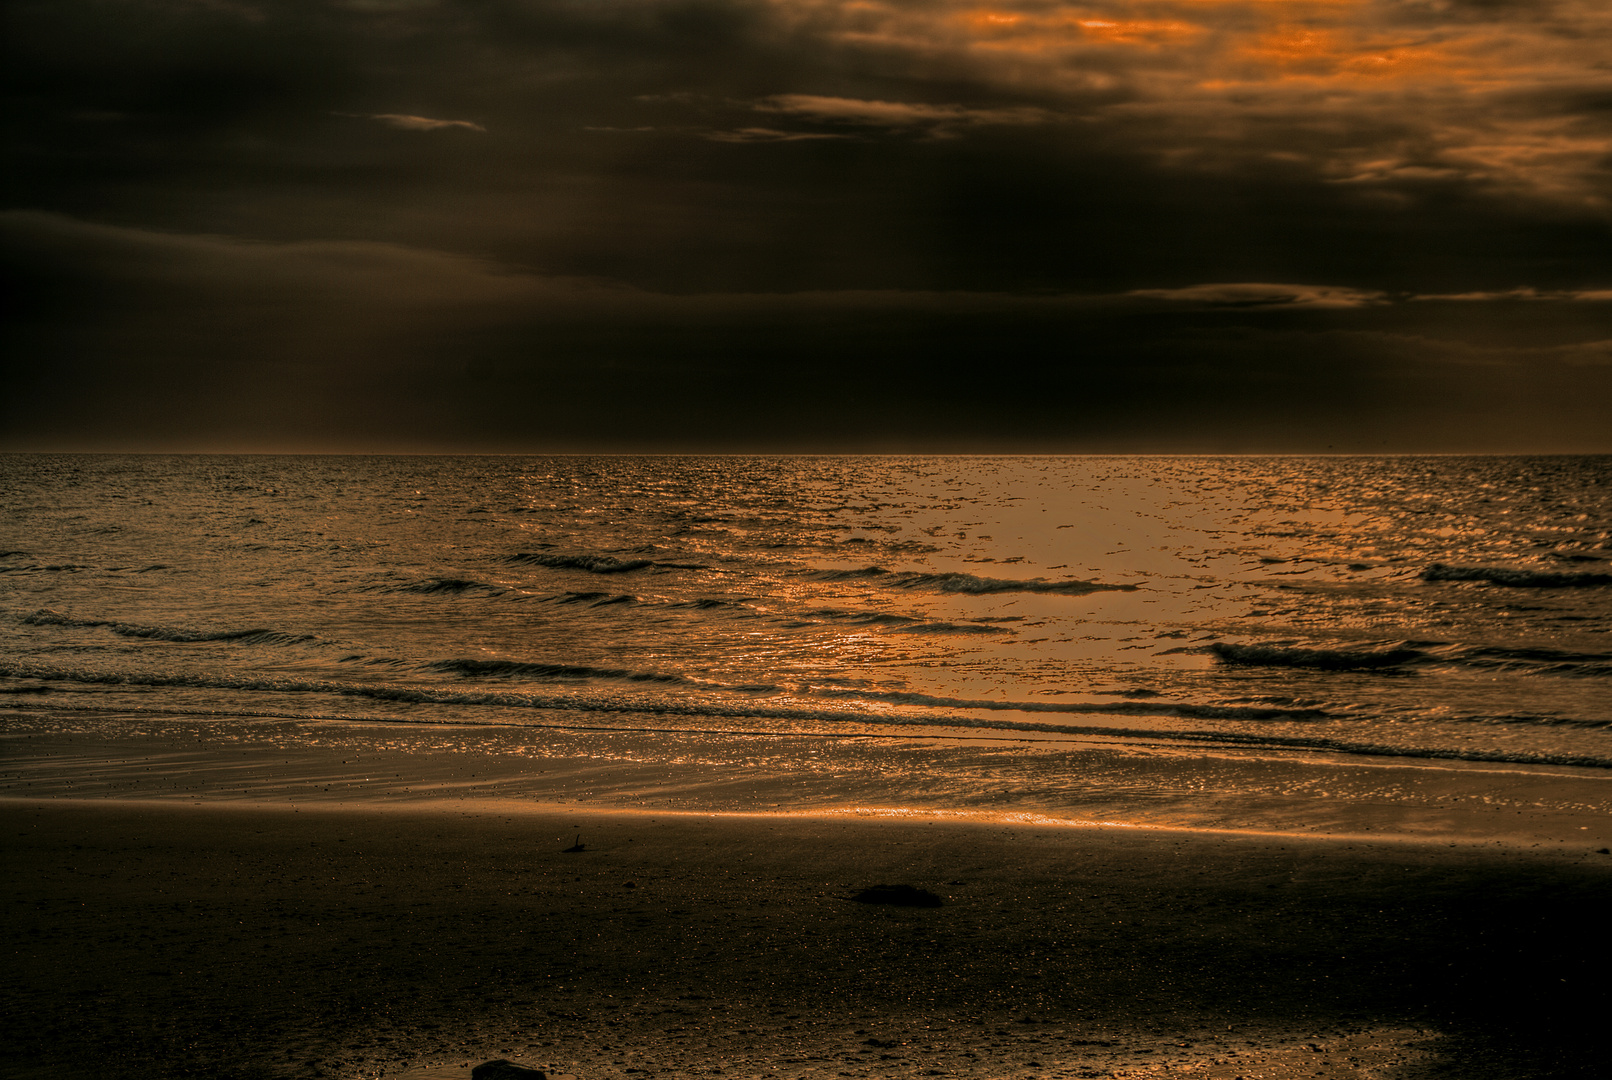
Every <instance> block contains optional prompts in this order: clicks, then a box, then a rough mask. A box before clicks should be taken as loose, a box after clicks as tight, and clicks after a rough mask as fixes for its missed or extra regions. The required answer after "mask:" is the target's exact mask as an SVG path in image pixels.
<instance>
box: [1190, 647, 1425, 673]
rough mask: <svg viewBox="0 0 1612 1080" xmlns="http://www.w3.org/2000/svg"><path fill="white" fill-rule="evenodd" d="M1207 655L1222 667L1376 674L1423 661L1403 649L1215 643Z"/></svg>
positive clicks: (1419, 654) (1422, 655) (1421, 655)
mask: <svg viewBox="0 0 1612 1080" xmlns="http://www.w3.org/2000/svg"><path fill="white" fill-rule="evenodd" d="M1209 652H1211V653H1213V654H1214V655H1215V657H1216V658H1217V659H1219V660H1220V661H1221V662H1222V663H1225V664H1249V665H1259V666H1265V667H1294V668H1317V669H1320V670H1322V671H1378V670H1382V669H1384V668H1395V667H1400V666H1402V665H1404V664H1409V663H1413V662H1415V661H1417V660H1424V659H1426V658H1427V653H1425V652H1423V651H1421V650H1420V649H1412V648H1407V647H1404V646H1399V647H1387V648H1365V649H1312V648H1303V647H1300V646H1295V645H1286V644H1271V645H1234V644H1232V643H1230V642H1225V641H1217V642H1215V643H1214V644H1213V645H1210V646H1209Z"/></svg>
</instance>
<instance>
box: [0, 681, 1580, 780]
mask: <svg viewBox="0 0 1612 1080" xmlns="http://www.w3.org/2000/svg"><path fill="white" fill-rule="evenodd" d="M0 677H9V678H16V679H36V680H40V681H46V682H80V683H89V684H101V685H126V686H171V687H185V688H194V689H209V690H240V691H246V692H254V691H255V692H260V693H261V692H272V693H317V694H329V695H332V696H347V697H365V698H370V699H373V700H377V701H397V702H405V703H416V704H438V705H473V706H495V707H502V708H518V709H533V710H539V711H568V712H596V713H615V714H620V713H637V714H645V715H651V716H687V717H694V718H701V717H710V718H713V719H714V718H726V719H742V718H746V717H750V718H754V719H758V720H795V721H806V722H816V723H858V724H887V725H891V726H896V727H905V728H914V727H940V728H974V729H982V730H993V731H1008V732H1011V731H1036V732H1046V733H1050V734H1058V735H1101V736H1108V737H1115V738H1125V739H1153V740H1167V741H1176V742H1188V743H1199V744H1201V743H1205V742H1212V743H1223V744H1231V745H1235V746H1238V747H1242V748H1247V749H1261V748H1263V749H1272V750H1308V751H1320V752H1332V753H1343V754H1355V755H1365V756H1372V757H1407V758H1421V759H1438V760H1453V761H1472V762H1498V763H1507V764H1516V765H1572V766H1582V767H1586V768H1597V769H1612V758H1600V757H1594V756H1591V755H1587V754H1518V753H1504V752H1501V751H1491V750H1465V749H1454V748H1441V747H1408V746H1387V745H1382V744H1377V743H1357V742H1351V741H1348V740H1343V739H1332V738H1324V737H1305V736H1292V735H1260V734H1245V733H1241V732H1227V731H1167V730H1164V731H1161V730H1158V729H1154V728H1126V727H1114V726H1108V725H1090V724H1048V723H1036V722H1032V721H1013V720H994V719H986V718H983V717H959V716H950V715H944V714H933V713H931V714H922V713H917V714H904V715H901V716H892V715H890V714H887V713H880V712H873V711H868V712H862V711H856V710H852V709H836V710H828V709H798V708H787V707H780V706H755V705H731V706H730V705H723V704H721V703H719V702H709V701H707V702H703V703H700V704H683V703H680V702H673V701H667V700H664V699H651V698H642V697H632V698H623V697H612V698H606V697H597V696H590V697H587V698H576V697H557V696H545V695H538V694H510V693H464V692H456V691H444V690H435V689H429V688H409V687H397V686H385V685H381V686H357V685H354V684H350V683H338V682H329V681H325V680H314V681H298V680H292V679H261V678H259V679H247V678H239V677H230V676H213V677H203V676H193V675H162V674H158V673H151V672H94V671H79V670H73V669H67V668H57V667H53V666H50V665H44V664H35V663H15V662H5V661H0ZM997 704H998V706H1000V703H997ZM1129 704H1135V703H1129ZM8 707H19V706H8ZM32 707H33V708H49V706H45V705H34V706H32ZM1099 708H1101V707H1097V706H1094V707H1092V709H1093V711H1097V709H1099ZM163 711H169V710H163ZM219 714H220V713H218V712H216V711H215V713H214V715H219ZM222 715H229V712H228V711H225V712H223V713H222ZM353 721H354V722H375V723H393V724H396V723H428V724H444V725H450V726H451V725H454V724H467V723H468V724H478V726H510V727H540V726H541V727H565V728H580V727H581V725H575V724H558V725H557V724H531V723H527V724H520V723H508V724H499V723H498V722H491V723H488V722H476V721H463V720H414V719H408V718H398V717H385V718H378V717H363V718H353ZM590 730H592V729H590ZM599 730H636V729H621V728H610V729H599ZM657 730H658V729H657ZM670 730H674V731H687V730H688V729H681V728H679V729H670ZM691 733H692V734H700V733H701V732H700V731H699V730H696V731H694V732H691ZM768 734H780V733H774V732H769V733H768ZM833 737H839V736H833ZM892 737H903V736H892ZM904 737H908V738H922V737H924V736H923V735H921V734H919V733H916V732H914V733H909V734H908V735H906V736H904Z"/></svg>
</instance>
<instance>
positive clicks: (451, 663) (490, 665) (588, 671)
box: [426, 659, 688, 683]
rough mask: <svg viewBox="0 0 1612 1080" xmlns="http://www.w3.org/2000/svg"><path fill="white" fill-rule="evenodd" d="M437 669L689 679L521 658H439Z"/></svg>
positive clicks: (477, 674)
mask: <svg viewBox="0 0 1612 1080" xmlns="http://www.w3.org/2000/svg"><path fill="white" fill-rule="evenodd" d="M426 666H427V667H428V668H430V669H431V670H433V671H446V672H450V673H452V674H455V675H467V676H471V677H474V678H498V677H501V676H519V677H521V678H526V679H558V680H568V679H569V680H587V679H625V680H627V681H629V682H658V683H686V682H688V680H687V679H685V678H683V676H681V675H661V674H657V673H655V672H647V671H628V670H627V669H625V668H602V667H592V666H589V665H587V664H538V663H531V662H528V661H521V660H467V659H459V660H437V661H433V662H432V663H430V664H427V665H426Z"/></svg>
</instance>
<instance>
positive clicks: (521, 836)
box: [0, 796, 1612, 1080]
mask: <svg viewBox="0 0 1612 1080" xmlns="http://www.w3.org/2000/svg"><path fill="white" fill-rule="evenodd" d="M0 816H3V835H4V836H5V837H6V845H5V847H6V852H7V854H6V862H7V866H8V872H7V874H6V875H5V882H6V884H5V890H4V891H5V897H4V902H5V904H6V911H7V918H6V919H5V920H4V927H5V928H4V934H5V937H6V939H7V940H6V944H5V950H6V955H7V956H8V957H11V958H12V959H11V960H10V961H9V962H8V965H7V966H8V968H9V970H10V974H9V977H8V978H7V979H6V980H4V983H3V990H0V993H3V994H4V998H5V1004H4V1008H3V1015H4V1016H5V1032H4V1043H5V1045H6V1046H7V1047H8V1052H7V1054H6V1064H5V1065H3V1066H0V1075H3V1076H5V1077H18V1078H21V1077H45V1076H60V1075H64V1074H78V1073H81V1072H82V1073H84V1074H89V1073H91V1072H93V1073H94V1074H95V1075H102V1076H118V1077H131V1078H143V1077H180V1076H185V1077H209V1078H224V1077H232V1078H252V1080H259V1078H261V1080H269V1078H275V1080H279V1078H287V1080H289V1078H293V1077H295V1078H302V1077H307V1078H340V1080H357V1078H360V1077H383V1076H384V1077H396V1076H407V1077H413V1078H417V1080H425V1078H427V1077H430V1078H437V1077H444V1078H445V1077H455V1076H457V1077H468V1075H469V1070H470V1066H472V1065H474V1064H475V1063H478V1062H480V1061H484V1060H487V1059H490V1058H500V1057H503V1058H509V1059H512V1060H516V1061H520V1062H524V1063H527V1064H531V1065H537V1066H545V1067H549V1068H551V1069H554V1070H556V1071H558V1072H560V1073H563V1074H570V1075H574V1076H576V1077H579V1078H581V1080H594V1078H602V1077H610V1078H613V1080H614V1078H624V1077H628V1076H646V1075H691V1074H692V1075H713V1076H723V1077H761V1076H767V1077H772V1076H790V1077H801V1078H812V1080H815V1078H818V1077H833V1076H872V1077H885V1076H888V1077H906V1076H959V1077H982V1078H983V1077H1031V1076H1045V1077H1105V1076H1171V1075H1182V1076H1194V1077H1214V1078H1224V1080H1231V1078H1234V1077H1243V1078H1245V1080H1255V1078H1271V1077H1299V1076H1304V1077H1324V1078H1342V1077H1349V1078H1354V1077H1384V1078H1386V1077H1469V1078H1471V1077H1497V1078H1498V1077H1517V1078H1522V1077H1589V1076H1601V1075H1605V1073H1604V1070H1603V1067H1602V1062H1603V1061H1604V1058H1603V1056H1602V1054H1601V1052H1600V1051H1601V1047H1600V1044H1601V1043H1602V1042H1603V1039H1602V1037H1601V1035H1600V1034H1599V1033H1597V1032H1596V1031H1595V1030H1593V1029H1592V1028H1588V1027H1585V1026H1584V1025H1582V1024H1579V1023H1576V1022H1574V1021H1572V1020H1570V1019H1569V1017H1571V1016H1575V1015H1604V1011H1603V1010H1604V1007H1605V1005H1606V1003H1607V1002H1606V997H1607V994H1606V990H1605V984H1604V973H1605V971H1606V963H1607V960H1608V959H1609V957H1608V952H1609V949H1608V945H1607V938H1606V935H1605V933H1604V913H1605V902H1606V897H1607V895H1608V888H1607V886H1608V883H1609V879H1612V858H1609V857H1608V856H1606V855H1603V854H1599V853H1597V852H1595V851H1594V850H1592V849H1589V848H1587V847H1582V846H1575V847H1572V848H1570V849H1568V848H1563V847H1560V846H1555V845H1553V846H1550V847H1548V848H1542V849H1535V850H1529V849H1522V848H1516V847H1504V848H1496V847H1493V846H1491V847H1488V848H1484V847H1482V846H1479V845H1475V844H1468V843H1456V842H1439V843H1432V842H1428V841H1425V840H1422V841H1414V840H1399V841H1384V842H1363V841H1360V840H1357V839H1349V840H1343V839H1335V838H1317V837H1299V836H1294V837H1278V836H1259V835H1239V834H1231V833H1216V832H1208V831H1196V832H1194V831H1182V830H1138V829H1119V828H1099V827H1088V828H1075V827H1050V826H1037V825H1033V824H1025V823H1006V822H997V823H990V822H958V821H946V820H939V819H935V818H932V817H930V818H923V817H920V818H916V819H905V820H904V819H900V818H892V817H859V816H854V815H843V814H842V815H823V814H818V815H795V814H785V815H779V814H709V813H704V814H701V813H668V812H664V811H658V810H648V811H639V812H624V811H620V810H617V811H606V810H601V809H599V808H596V807H585V806H563V805H553V804H547V805H545V804H533V803H517V802H515V801H493V800H481V801H460V802H449V801H443V800H437V801H427V802H420V803H383V802H372V803H361V802H356V801H354V802H347V803H345V804H337V803H334V802H330V801H326V802H304V803H302V804H300V805H298V804H295V803H282V804H278V805H266V804H264V803H256V802H252V801H249V800H241V801H235V802H225V801H221V800H216V799H212V800H176V799H168V800H159V799H145V800H139V799H128V798H123V799H106V798H102V799H63V798H26V797H15V796H12V797H8V798H6V799H4V800H0ZM579 837H580V840H581V842H582V844H583V845H584V847H585V850H584V851H581V852H567V851H566V850H565V849H566V848H569V847H572V846H573V845H574V844H575V843H576V841H577V840H578V838H579ZM878 884H910V885H912V886H915V887H918V888H922V889H926V890H930V891H932V892H934V893H935V894H936V895H938V896H940V897H941V898H942V900H943V904H942V905H941V906H939V907H930V908H920V907H900V906H888V905H872V904H866V903H858V902H855V901H854V900H853V899H852V898H853V897H854V896H855V894H856V893H857V892H858V891H859V890H861V889H864V888H867V887H870V886H874V885H878Z"/></svg>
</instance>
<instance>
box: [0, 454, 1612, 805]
mask: <svg viewBox="0 0 1612 1080" xmlns="http://www.w3.org/2000/svg"><path fill="white" fill-rule="evenodd" d="M1609 676H1612V457H1608V456H1556V457H1460V456H1427V457H1331V456H1318V457H1157V456H1135V457H1109V456H1024V457H1002V456H961V457H959V456H748V457H747V456H446V457H431V456H351V457H345V456H267V455H251V456H158V455H49V454H9V455H3V456H0V719H4V718H5V717H11V718H12V719H13V720H15V721H18V722H21V721H29V722H35V721H37V720H38V719H39V718H40V717H42V716H45V715H49V716H50V717H53V718H56V720H57V721H58V722H64V721H71V720H73V718H75V717H76V718H79V719H83V720H85V721H88V720H89V719H93V718H95V717H103V718H105V717H120V718H124V719H125V720H128V719H129V718H134V719H135V720H137V721H139V722H140V723H142V724H145V725H146V726H147V727H149V726H150V724H151V723H155V722H157V721H160V720H161V719H163V718H185V717H189V718H197V717H205V718H208V721H209V723H210V724H211V725H212V727H211V728H210V729H209V730H212V731H215V732H216V731H228V730H230V729H231V728H232V727H237V728H239V729H240V730H241V731H242V732H246V731H249V730H250V729H251V727H252V725H254V724H259V725H260V724H263V723H265V722H267V721H270V720H273V721H276V722H279V723H280V724H281V725H282V727H281V728H280V729H277V730H282V731H283V730H285V729H284V726H283V725H284V724H285V723H287V722H289V723H292V724H301V725H304V726H303V727H301V728H297V729H295V730H303V731H306V732H308V733H309V734H308V736H307V737H308V738H310V739H311V738H315V737H316V735H317V733H319V732H326V733H328V732H329V731H330V730H332V727H333V726H334V727H337V728H340V729H341V730H345V731H350V732H358V733H362V732H364V731H374V732H377V733H380V732H384V733H385V744H386V745H387V746H388V747H391V748H392V749H393V750H395V751H401V752H407V750H408V748H409V747H410V746H411V745H415V744H417V745H419V746H420V747H422V748H426V747H440V746H442V745H444V744H443V738H444V733H451V732H458V733H464V732H471V733H475V732H483V733H498V737H499V738H502V739H504V740H505V742H509V740H510V739H511V738H513V739H514V740H515V742H514V743H510V745H520V746H525V747H536V748H537V749H532V750H530V752H529V756H530V758H531V765H532V767H533V768H534V769H535V768H537V767H538V765H539V763H541V762H544V761H549V762H550V763H552V759H554V758H555V757H556V756H557V755H561V754H563V753H564V752H565V751H564V750H563V749H562V750H556V749H555V747H556V746H562V747H563V746H566V745H569V746H572V747H573V748H574V750H575V752H576V753H578V754H582V753H585V754H586V755H588V756H589V757H590V759H592V760H594V761H595V762H599V763H602V764H605V765H607V764H608V763H609V762H610V761H611V760H615V759H619V760H620V761H621V762H622V763H624V764H626V763H630V764H632V765H633V766H634V767H635V768H636V769H637V770H638V772H637V773H635V774H632V775H639V776H642V775H647V774H646V773H645V770H646V769H648V770H651V771H654V770H659V771H658V772H656V773H655V775H657V776H658V777H659V778H660V779H659V780H658V781H657V785H658V790H660V791H662V792H663V793H664V792H665V791H668V790H671V789H673V788H676V787H677V785H678V782H679V780H678V775H679V770H680V769H681V770H684V771H685V772H687V771H689V770H696V771H698V770H703V774H704V775H710V774H712V770H715V771H716V772H718V773H721V775H722V776H723V777H726V778H727V780H728V781H729V783H728V790H729V791H730V793H731V792H732V791H735V790H737V789H736V788H734V787H733V786H732V782H737V781H740V780H742V779H743V778H744V777H745V776H746V775H747V772H750V773H754V774H755V775H758V776H759V775H762V774H767V775H773V776H775V777H779V778H782V779H783V780H788V779H790V778H793V779H794V780H796V781H798V783H797V786H796V788H794V789H792V790H795V792H796V795H797V797H798V799H799V801H800V803H801V805H806V804H810V805H813V806H819V807H822V806H837V805H844V806H847V807H849V806H858V805H864V804H866V805H873V804H877V805H886V806H892V807H898V806H922V807H927V808H929V809H931V810H944V809H948V808H949V809H954V810H956V811H958V812H964V811H970V810H979V809H980V808H989V807H994V808H996V809H997V810H1003V811H1005V810H1009V809H1012V810H1016V811H1021V812H1036V813H1044V814H1051V815H1054V816H1056V815H1059V814H1062V815H1065V816H1071V815H1072V816H1075V817H1079V816H1081V814H1087V815H1088V816H1089V815H1090V814H1096V815H1098V816H1099V817H1105V816H1106V819H1112V820H1126V821H1138V822H1140V821H1155V822H1156V821H1168V822H1175V823H1181V822H1187V823H1190V822H1192V821H1194V820H1199V821H1206V820H1209V817H1213V819H1214V820H1215V821H1216V822H1219V823H1224V821H1225V819H1226V810H1225V807H1226V805H1227V798H1229V797H1232V796H1251V795H1257V794H1262V795H1264V796H1267V797H1270V798H1280V799H1283V800H1286V803H1285V804H1284V805H1288V806H1293V807H1297V806H1304V805H1309V806H1316V805H1323V804H1327V805H1332V806H1334V807H1336V805H1337V804H1338V801H1339V800H1342V801H1343V802H1349V801H1350V800H1353V801H1355V802H1364V801H1373V800H1375V802H1376V803H1379V804H1381V803H1388V804H1394V803H1395V801H1396V800H1398V802H1399V803H1400V804H1403V805H1405V806H1410V805H1411V804H1413V803H1414V804H1417V805H1424V804H1425V805H1426V806H1430V805H1431V804H1432V803H1433V802H1436V801H1438V800H1441V799H1448V798H1451V797H1453V795H1452V793H1461V794H1463V797H1466V798H1469V799H1476V800H1481V801H1482V802H1484V803H1487V804H1490V805H1493V806H1496V807H1500V806H1503V805H1509V804H1508V803H1507V800H1508V799H1510V800H1512V801H1514V802H1518V805H1522V804H1523V803H1524V802H1527V801H1528V800H1529V799H1532V800H1533V802H1532V803H1530V804H1529V805H1531V806H1534V807H1535V808H1537V805H1538V797H1537V793H1536V794H1534V795H1526V794H1517V793H1518V792H1519V791H1530V790H1534V789H1531V788H1528V786H1527V784H1526V781H1527V780H1528V779H1529V778H1530V777H1532V778H1536V779H1537V778H1539V777H1554V778H1557V779H1563V778H1565V779H1566V780H1567V781H1570V782H1571V783H1570V784H1569V787H1568V788H1563V789H1562V790H1564V791H1567V790H1570V791H1571V792H1572V793H1573V794H1572V795H1571V797H1568V796H1562V798H1563V799H1565V801H1564V802H1563V804H1562V808H1563V809H1566V810H1572V811H1574V812H1586V811H1588V812H1599V811H1601V810H1606V809H1612V798H1609V797H1608V795H1607V794H1605V793H1606V792H1607V791H1608V785H1607V784H1606V783H1604V782H1602V781H1605V780H1607V779H1609V778H1612V678H1609ZM541 732H549V733H556V732H558V733H563V732H572V733H584V732H585V733H588V738H587V741H586V742H585V743H583V742H572V743H556V742H555V741H554V739H553V738H549V739H548V741H543V740H535V741H534V739H528V738H527V736H528V735H532V734H533V733H541ZM376 738H377V739H379V738H380V736H379V734H377V735H376ZM534 738H535V736H534ZM780 748H782V749H780ZM517 756H518V755H517ZM512 767H513V768H516V769H518V768H520V767H521V766H520V762H519V761H516V762H515V763H514V765H513V766H512ZM622 775H623V776H627V775H628V774H626V773H624V774H622ZM1344 776H1347V777H1349V778H1352V779H1349V780H1348V781H1347V782H1343V781H1340V780H1339V777H1344ZM1429 776H1432V777H1434V778H1435V780H1436V782H1432V781H1428V780H1427V777H1429ZM1429 783H1433V786H1432V787H1429V786H1428V784H1429ZM1519 785H1521V786H1519ZM631 787H632V782H631V781H630V780H619V781H618V783H617V785H616V787H615V788H613V789H612V790H613V791H614V792H615V794H616V795H617V796H618V797H621V798H624V799H626V798H630V797H631V796H632V795H633V794H634V792H633V791H632V790H631ZM691 787H692V785H691ZM1435 788H1436V791H1435V790H1434V789H1435ZM769 790H771V791H772V792H773V793H774V794H773V796H764V795H757V796H755V797H756V798H768V797H771V798H773V799H774V801H772V802H768V803H767V805H768V806H776V805H777V802H776V792H777V791H779V790H785V791H788V790H791V789H789V787H788V784H784V785H783V787H779V786H778V785H774V786H773V787H772V788H771V789H769ZM1598 792H1599V793H1602V794H1596V793H1598ZM1507 793H1510V794H1507ZM788 797H789V796H788V795H786V796H785V798H786V799H787V798H788ZM733 798H738V799H739V800H740V803H742V798H741V797H740V796H733ZM1519 800H1521V801H1520V802H1519ZM730 803H731V800H730ZM731 804H732V805H739V803H731ZM725 805H727V804H725ZM1210 805H1214V806H1216V807H1218V809H1217V810H1216V811H1215V813H1214V814H1213V815H1209V817H1205V816H1204V814H1203V813H1200V814H1199V817H1198V818H1196V819H1195V818H1194V816H1193V815H1194V814H1195V813H1198V811H1196V810H1195V809H1194V807H1199V808H1202V807H1207V806H1210ZM1424 808H1425V807H1424ZM1295 812H1297V811H1295ZM1204 813H1207V812H1206V811H1205V812H1204Z"/></svg>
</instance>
